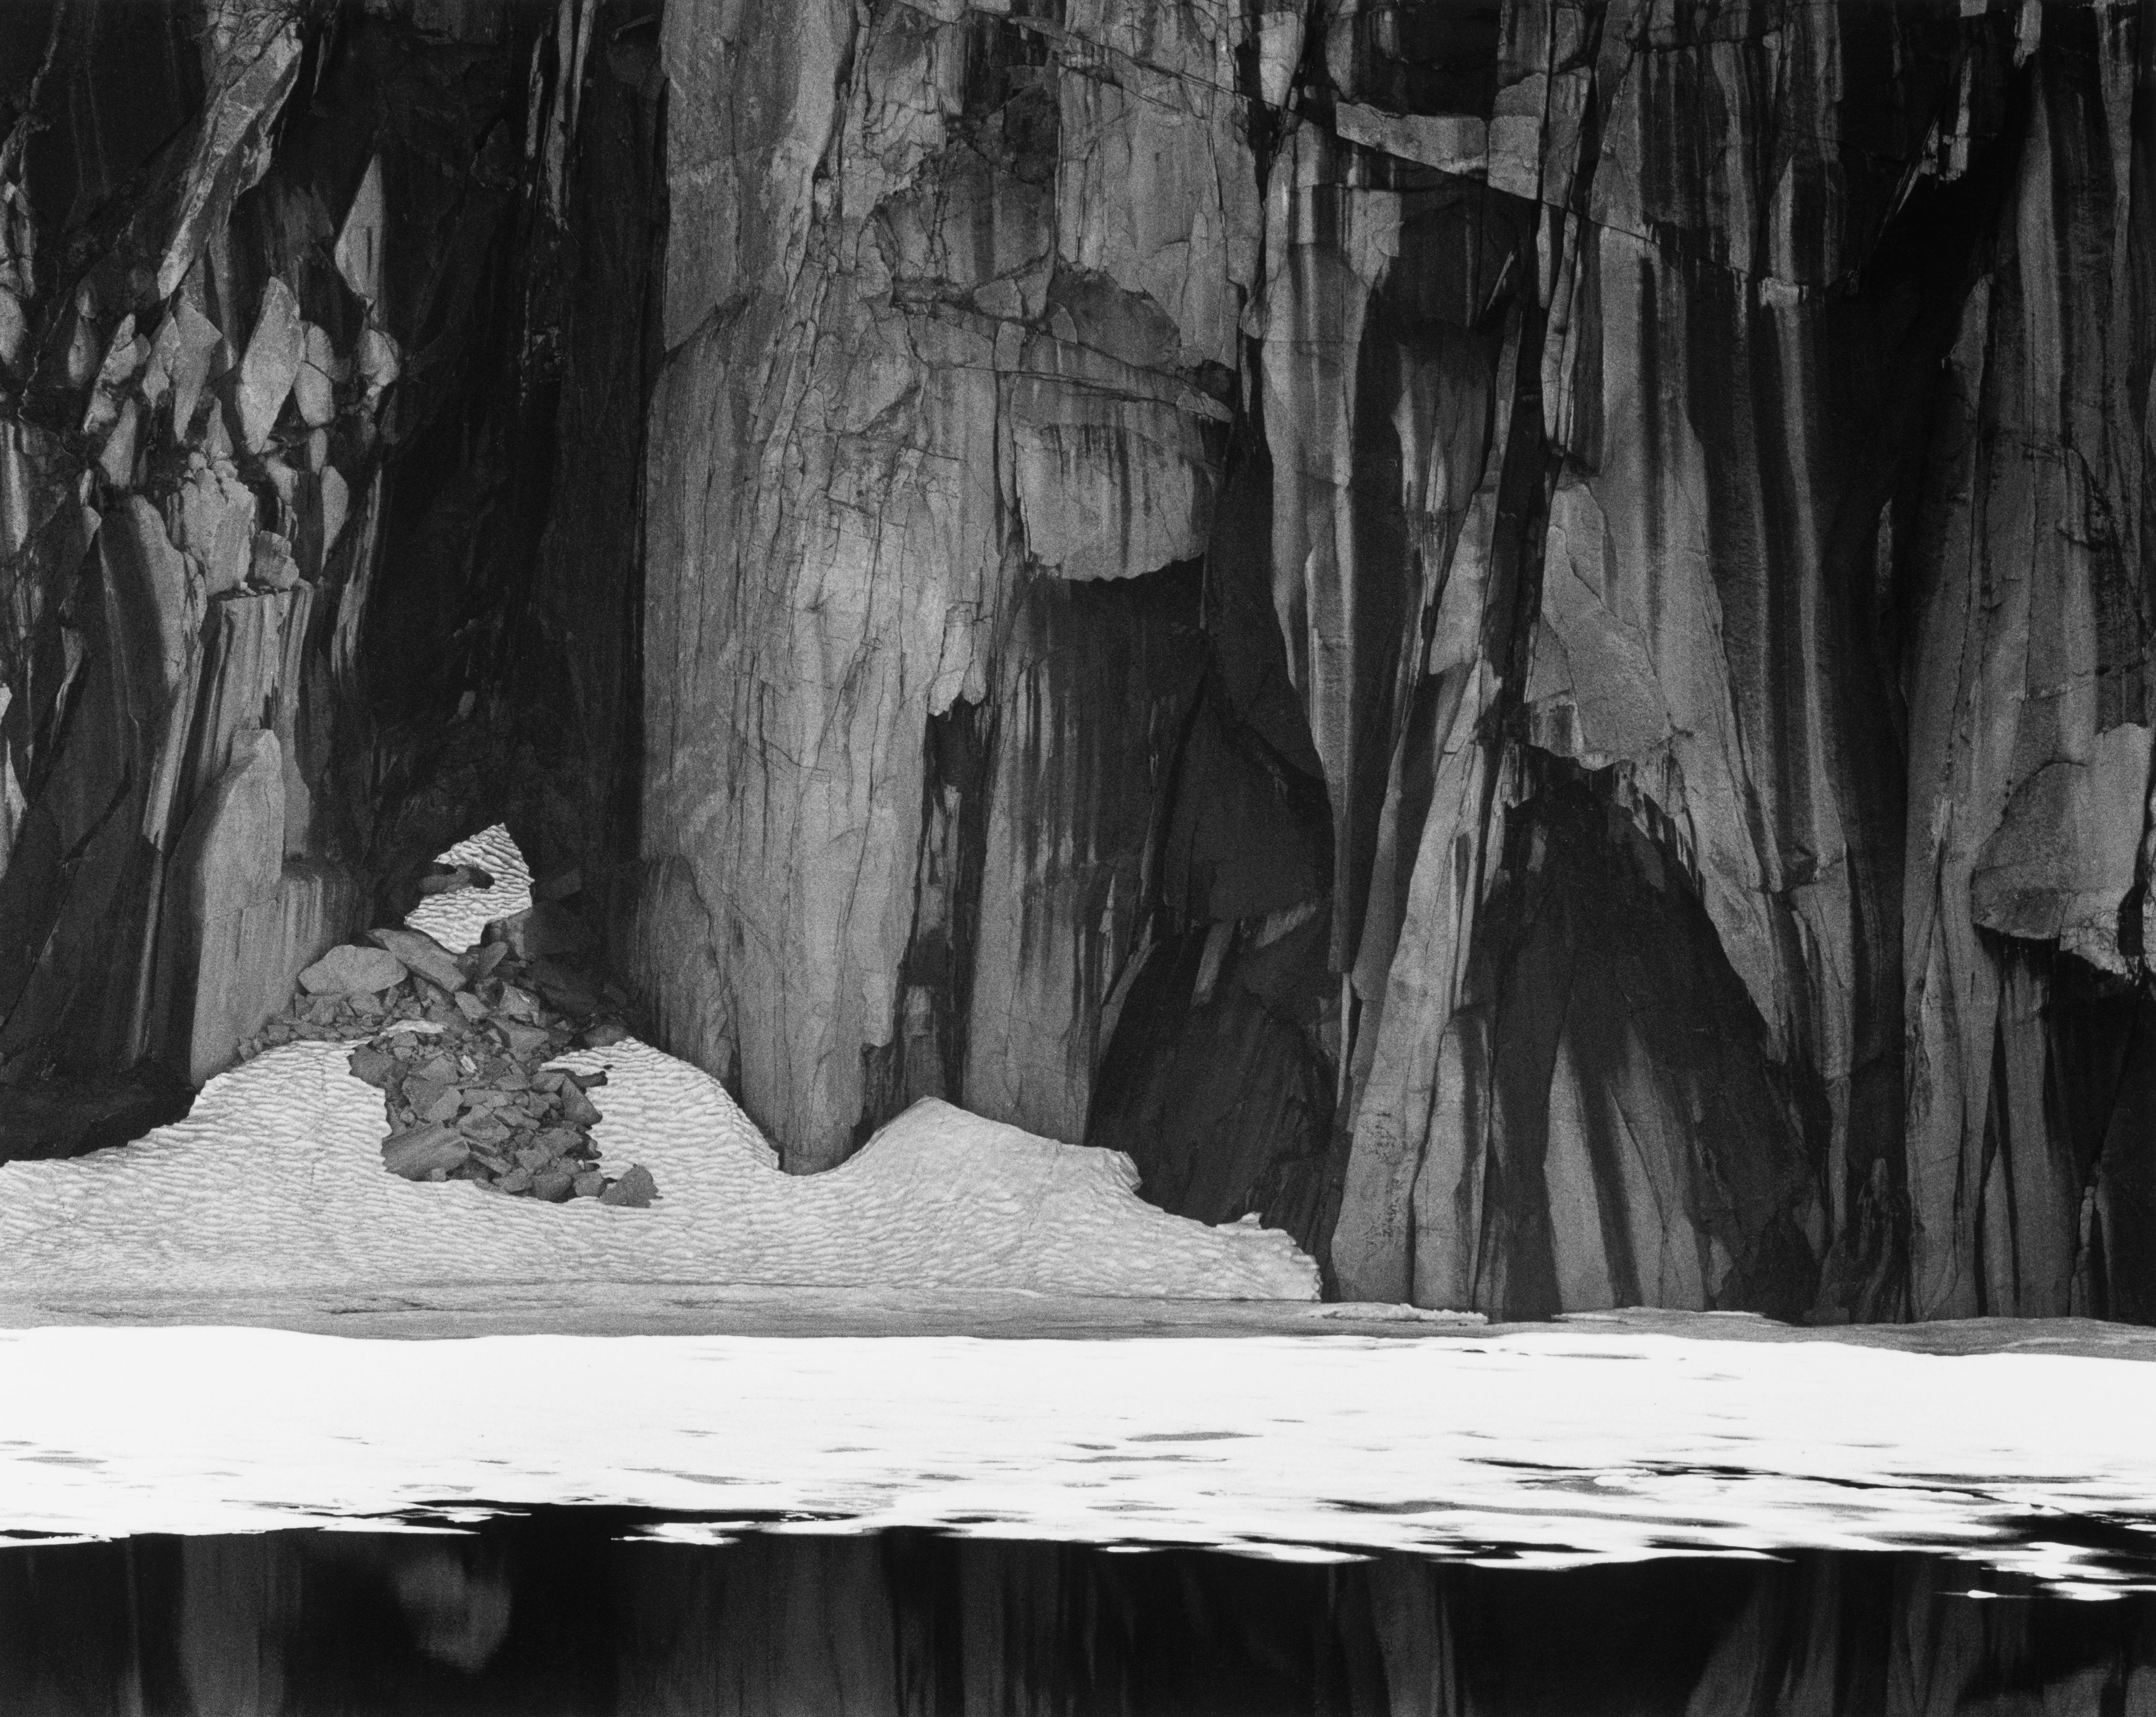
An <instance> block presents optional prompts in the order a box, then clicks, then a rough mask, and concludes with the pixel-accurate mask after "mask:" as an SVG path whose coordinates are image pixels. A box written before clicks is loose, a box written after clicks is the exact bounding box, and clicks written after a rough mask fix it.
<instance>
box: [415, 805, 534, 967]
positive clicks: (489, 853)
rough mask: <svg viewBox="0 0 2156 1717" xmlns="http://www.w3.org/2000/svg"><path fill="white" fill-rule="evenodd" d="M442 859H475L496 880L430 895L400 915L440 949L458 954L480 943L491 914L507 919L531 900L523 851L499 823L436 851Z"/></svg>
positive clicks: (459, 861)
mask: <svg viewBox="0 0 2156 1717" xmlns="http://www.w3.org/2000/svg"><path fill="white" fill-rule="evenodd" d="M439 862H440V863H441V864H476V865H477V866H479V868H480V869H482V870H484V871H485V872H486V873H487V874H488V875H490V876H491V877H492V878H493V879H494V886H493V887H492V888H490V889H456V890H454V892H452V893H449V894H429V895H428V896H427V897H426V898H425V899H424V900H421V901H420V902H419V904H418V905H417V906H415V907H413V909H412V910H410V911H409V912H408V913H406V914H405V915H404V922H405V923H406V924H408V925H410V926H411V927H412V928H413V930H424V931H426V933H427V934H428V935H430V936H432V937H433V938H434V940H435V941H438V942H439V943H440V944H441V945H442V946H444V948H447V949H449V951H451V952H453V953H459V954H461V953H462V952H463V951H465V949H467V948H470V947H475V946H477V945H478V942H479V938H480V931H481V930H485V928H486V926H487V925H488V924H489V922H490V921H491V920H494V919H497V918H507V917H509V916H510V915H511V914H512V913H517V912H521V911H522V910H524V909H525V908H526V907H527V906H529V905H531V868H530V867H529V866H528V865H526V864H525V862H524V854H523V853H521V851H519V850H518V848H517V845H516V842H515V841H513V840H511V839H510V838H509V830H508V829H507V828H506V827H504V826H503V825H502V824H500V823H496V824H495V826H494V827H493V828H490V829H484V830H482V831H481V832H480V833H478V834H475V835H474V836H473V837H472V838H470V840H468V841H459V842H458V843H456V845H454V847H452V848H449V851H448V852H446V853H443V854H441V856H440V859H439Z"/></svg>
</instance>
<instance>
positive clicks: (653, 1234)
mask: <svg viewBox="0 0 2156 1717" xmlns="http://www.w3.org/2000/svg"><path fill="white" fill-rule="evenodd" d="M349 1053H350V1051H349V1048H346V1047H340V1046H338V1045H336V1044H328V1043H291V1044H287V1045H285V1047H284V1048H279V1049H273V1050H270V1051H269V1052H268V1053H265V1054H263V1055H260V1056H259V1057H257V1058H255V1059H254V1060H253V1061H251V1062H248V1063H246V1064H244V1065H242V1066H239V1067H237V1068H234V1069H233V1070H232V1071H231V1072H229V1073H226V1074H220V1075H218V1077H217V1078H216V1079H213V1080H211V1081H210V1083H209V1084H208V1085H206V1086H205V1087H203V1093H202V1095H201V1096H200V1097H198V1099H196V1102H195V1106H194V1110H193V1113H192V1114H190V1115H188V1116H187V1119H186V1120H182V1121H178V1122H176V1123H174V1124H173V1125H171V1126H167V1127H160V1128H158V1129H157V1130H156V1131H155V1132H153V1133H151V1134H150V1135H149V1136H148V1137H146V1138H145V1139H143V1140H140V1141H138V1142H137V1143H136V1144H133V1145H130V1146H125V1147H123V1148H121V1149H119V1150H113V1151H98V1152H96V1153H95V1154H94V1155H92V1156H85V1157H78V1158H75V1159H74V1160H73V1161H62V1162H15V1163H9V1164H7V1165H5V1166H0V1293H5V1292H8V1291H11V1290H12V1291H15V1292H20V1293H30V1292H38V1293H45V1294H69V1293H80V1292H85V1291H88V1292H96V1291H100V1290H102V1291H110V1292H135V1293H144V1292H166V1293H172V1294H189V1293H219V1292H229V1291H232V1290H236V1289H254V1290H258V1291H259V1290H265V1289H269V1290H274V1289H318V1288H329V1287H352V1286H362V1285H364V1284H369V1283H373V1284H386V1283H396V1282H442V1281H455V1282H473V1283H484V1282H490V1281H493V1282H504V1283H506V1282H530V1281H576V1280H627V1281H705V1282H765V1283H773V1282H776V1283H808V1284H822V1285H844V1284H875V1283H879V1282H882V1283H891V1284H904V1285H906V1286H910V1287H939V1286H940V1287H953V1288H964V1287H978V1288H1022V1289H1042V1290H1048V1291H1055V1292H1061V1293H1069V1294H1146V1295H1160V1296H1163V1297H1168V1298H1176V1299H1210V1298H1229V1299H1239V1298H1249V1299H1315V1298H1316V1297H1317V1270H1316V1267H1315V1266H1314V1265H1312V1263H1310V1261H1309V1260H1308V1259H1307V1258H1305V1257H1303V1255H1302V1254H1301V1253H1299V1252H1297V1251H1296V1249H1295V1247H1294V1244H1293V1243H1292V1242H1291V1241H1290V1240H1289V1239H1288V1238H1287V1237H1286V1235H1285V1234H1281V1233H1277V1232H1276V1231H1272V1230H1260V1229H1257V1228H1208V1227H1207V1226H1205V1225H1204V1224H1203V1223H1200V1222H1190V1221H1187V1220H1185V1219H1184V1218H1183V1217H1173V1216H1169V1215H1168V1214H1167V1213H1166V1212H1163V1211H1160V1210H1158V1209H1156V1208H1155V1207H1152V1205H1149V1204H1147V1203H1146V1202H1144V1201H1143V1200H1142V1199H1140V1198H1139V1197H1137V1194H1136V1193H1134V1192H1132V1191H1131V1186H1130V1180H1131V1177H1130V1174H1129V1170H1128V1166H1127V1160H1126V1159H1125V1158H1123V1157H1122V1156H1120V1155H1118V1154H1116V1153H1114V1152H1111V1151H1094V1150H1086V1149H1081V1148H1080V1147H1077V1146H1069V1145H1060V1144H1056V1143H1054V1142H1052V1141H1050V1140H1045V1139H1036V1138H1034V1137H1032V1136H1030V1135H1027V1134H1024V1133H1021V1132H1019V1130H1016V1129H1015V1128H1011V1127H1002V1126H998V1125H995V1124H994V1123H992V1122H988V1121H984V1120H981V1119H980V1118H979V1117H978V1116H974V1115H966V1114H964V1113H963V1112H962V1111H960V1110H954V1109H950V1108H948V1107H947V1106H946V1105H925V1106H923V1107H921V1108H916V1109H915V1110H911V1111H909V1112H908V1113H907V1114H906V1115H902V1116H901V1117H900V1118H899V1120H897V1121H896V1122H894V1123H892V1125H891V1127H889V1128H888V1129H886V1130H885V1132H884V1133H883V1134H882V1135H880V1137H879V1138H878V1139H876V1140H873V1141H872V1142H871V1143H870V1146H868V1148H867V1149H865V1151H861V1152H860V1154H859V1155H857V1156H855V1157H854V1158H852V1159H851V1160H850V1161H848V1162H846V1163H845V1164H844V1165H843V1166H840V1167H839V1168H836V1169H834V1170H831V1171H829V1172H828V1173H825V1174H820V1175H814V1176H794V1175H788V1174H784V1173H782V1172H781V1171H779V1170H778V1168H777V1167H776V1166H775V1160H774V1157H773V1152H772V1150H771V1147H770V1146H768V1145H767V1144H766V1143H765V1142H764V1140H763V1139H762V1135H759V1134H758V1133H757V1130H756V1129H755V1128H754V1127H753V1126H752V1125H751V1124H750V1123H749V1121H748V1120H747V1117H746V1116H745V1115H742V1112H741V1110H740V1109H739V1108H738V1107H737V1106H736V1105H735V1104H734V1101H733V1099H731V1098H730V1097H729V1096H727V1094H726V1089H725V1088H724V1087H723V1086H721V1084H719V1083H718V1081H717V1080H716V1079H712V1078H711V1077H710V1076H709V1075H708V1074H705V1073H703V1072H701V1071H700V1070H699V1069H696V1068H694V1067H691V1066H690V1065H689V1064H687V1063H685V1062H682V1061H678V1060H676V1059H675V1058H673V1057H672V1056H670V1055H665V1054H662V1053H660V1051H658V1050H656V1049H654V1048H650V1047H649V1045H647V1044H644V1043H639V1042H637V1041H636V1040H635V1039H634V1038H630V1039H628V1040H626V1041H624V1042H623V1043H617V1044H615V1045H614V1046H613V1047H612V1048H608V1049H605V1050H600V1051H589V1052H584V1053H577V1054H572V1055H568V1056H565V1057H563V1058H562V1061H561V1062H560V1063H559V1065H563V1066H568V1067H573V1068H577V1069H593V1068H599V1067H604V1068H606V1069H608V1076H609V1083H608V1084H606V1085H604V1086H603V1087H601V1088H600V1089H598V1091H596V1092H594V1093H593V1095H594V1097H595V1098H596V1099H597V1100H598V1103H599V1105H600V1107H601V1110H602V1111H603V1114H604V1115H605V1117H606V1118H605V1119H604V1120H602V1121H601V1122H600V1123H599V1125H598V1127H597V1128H596V1129H594V1135H595V1137H596V1138H597V1140H598V1145H599V1148H600V1150H601V1151H602V1152H603V1156H604V1158H605V1161H606V1165H607V1167H608V1170H609V1171H611V1172H613V1173H617V1174H618V1173H619V1172H620V1171H622V1170H624V1169H625V1168H627V1167H628V1166H629V1163H630V1162H631V1161H638V1162H641V1163H643V1164H644V1166H646V1167H647V1168H649V1170H650V1171H652V1173H653V1174H654V1176H657V1178H658V1181H659V1187H660V1192H661V1193H662V1194H663V1195H664V1196H663V1197H661V1199H660V1202H659V1203H658V1204H657V1205H656V1206H654V1207H653V1208H652V1209H650V1210H648V1211H634V1210H619V1209H613V1208H610V1207H604V1206H602V1205H600V1204H598V1202H596V1201H593V1200H591V1199H577V1200H575V1201H574V1202H571V1203H567V1204H560V1205H551V1204H541V1203H537V1202H534V1201H532V1200H530V1199H523V1198H511V1197H506V1196H505V1195H503V1194H500V1193H497V1192H485V1191H482V1190H481V1189H480V1188H479V1187H476V1186H475V1185H474V1184H472V1183H471V1182H470V1181H448V1182H444V1183H441V1184H437V1185H428V1184H415V1183H414V1182H412V1181H403V1180H399V1179H398V1178H397V1177H396V1176H394V1175H391V1174H388V1173H386V1172H384V1171H383V1169H382V1156H381V1145H382V1132H383V1128H384V1125H385V1123H384V1120H383V1117H382V1094H381V1093H380V1092H378V1091H377V1090H376V1089H373V1087H372V1086H370V1085H367V1084H362V1082H361V1081H359V1080H358V1079H354V1078H353V1077H352V1074H350V1073H348V1072H347V1071H346V1067H345V1063H346V1058H347V1056H348V1055H349Z"/></svg>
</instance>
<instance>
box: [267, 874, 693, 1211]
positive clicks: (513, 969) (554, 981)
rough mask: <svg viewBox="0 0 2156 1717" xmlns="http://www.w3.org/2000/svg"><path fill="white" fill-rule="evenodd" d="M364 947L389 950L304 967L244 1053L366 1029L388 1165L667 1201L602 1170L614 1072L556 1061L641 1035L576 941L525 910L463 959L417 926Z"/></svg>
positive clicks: (366, 1070) (638, 1180)
mask: <svg viewBox="0 0 2156 1717" xmlns="http://www.w3.org/2000/svg"><path fill="white" fill-rule="evenodd" d="M535 910H536V909H535ZM554 911H555V914H556V915H559V914H560V911H561V909H559V908H556V909H554ZM550 929H551V930H552V933H551V934H542V931H545V930H550ZM368 939H369V940H370V941H372V942H374V943H375V944H377V946H374V947H365V946H359V945H357V944H351V945H346V946H342V947H337V948H332V949H331V950H330V951H329V952H328V953H327V954H325V955H324V956H322V957H321V959H320V960H318V961H316V962H315V964H314V965H312V966H309V967H308V968H307V969H306V970H305V971H303V972H301V973H300V982H299V987H298V989H297V991H296V992H295V993H294V995H293V997H292V1004H291V1006H290V1008H289V1009H288V1010H287V1011H286V1012H285V1014H284V1015H282V1016H281V1017H279V1018H277V1019H275V1020H272V1021H271V1022H270V1023H269V1025H268V1026H266V1027H264V1029H263V1031H262V1032H261V1033H260V1034H259V1036H257V1037H254V1038H249V1040H248V1041H247V1042H246V1043H243V1044H241V1045H240V1051H239V1053H240V1057H241V1058H242V1059H243V1060H248V1059H251V1058H254V1056H256V1055H259V1054H260V1053H262V1051H263V1050H264V1049H265V1048H270V1047H272V1046H273V1045H275V1044H279V1043H290V1042H291V1041H293V1040H294V1039H295V1038H316V1039H326V1040H340V1039H343V1038H352V1037H355V1036H361V1035H364V1036H365V1037H366V1038H367V1041H366V1042H365V1043H362V1044H361V1045H360V1047H359V1048H357V1049H355V1050H354V1051H353V1052H352V1063H351V1066H352V1072H353V1074H355V1075H357V1077H358V1078H360V1079H364V1080H366V1081H367V1084H370V1085H372V1086H374V1087H376V1088H377V1089H379V1090H380V1091H381V1092H382V1096H383V1100H384V1102H385V1104H386V1105H387V1107H388V1117H389V1123H390V1128H391V1130H390V1134H389V1136H388V1138H387V1139H385V1140H383V1141H382V1163H383V1166H385V1167H387V1168H388V1171H390V1172H391V1173H392V1174H395V1175H401V1176H403V1177H404V1178H405V1179H406V1180H408V1181H476V1182H478V1183H479V1184H480V1186H482V1187H488V1188H490V1190H492V1191H495V1192H506V1193H511V1194H516V1195H521V1196H523V1197H531V1198H540V1199H544V1200H546V1201H547V1202H550V1203H560V1202H563V1201H565V1200H567V1199H571V1198H596V1199H598V1201H599V1202H600V1203H602V1204H611V1205H621V1206H627V1207H631V1208H637V1209H641V1208H643V1207H646V1206H648V1205H649V1204H650V1202H652V1200H653V1199H654V1198H655V1197H658V1196H659V1188H658V1186H657V1184H656V1183H655V1182H654V1181H653V1179H652V1176H651V1174H650V1171H649V1170H647V1169H645V1168H644V1166H642V1165H641V1164H638V1165H634V1166H631V1167H630V1168H629V1171H628V1172H627V1173H625V1174H623V1175H621V1176H615V1177H609V1176H606V1175H605V1174H603V1173H602V1172H601V1171H600V1168H599V1160H598V1157H599V1153H598V1146H597V1145H596V1144H595V1143H594V1142H593V1138H592V1128H593V1125H595V1124H596V1123H597V1122H598V1120H599V1119H600V1111H599V1110H598V1107H597V1106H596V1105H594V1104H593V1102H592V1100H591V1098H590V1096H589V1095H588V1093H589V1092H590V1091H592V1090H593V1089H595V1088H596V1087H598V1086H601V1085H603V1084H605V1083H606V1077H607V1076H606V1074H604V1073H603V1072H601V1073H572V1072H569V1071H568V1070H567V1069H561V1068H548V1067H547V1066H546V1063H547V1062H549V1061H551V1060H552V1059H554V1058H556V1057H557V1056H559V1055H561V1054H562V1053H563V1052H564V1051H566V1050H569V1049H594V1048H605V1047H606V1046H607V1045H608V1044H609V1043H619V1042H620V1041H621V1040H622V1039H623V1038H625V1037H627V1036H628V1035H629V1031H628V1028H627V1027H626V1026H625V1025H624V1023H623V1022H622V1019H621V1017H620V1013H619V1009H620V1007H621V1006H622V1004H623V1003H624V1002H625V1001H626V1000H627V997H625V996H624V994H623V992H621V991H620V990H619V988H618V987H615V986H614V985H613V984H610V983H602V982H598V981H597V980H595V979H594V978H593V976H591V975H590V974H589V973H588V972H587V971H583V969H582V968H581V967H579V966H577V965H576V964H574V963H573V961H572V959H570V958H568V957H565V956H567V954H568V953H569V952H570V948H569V946H568V945H569V944H571V943H572V942H573V941H574V939H573V938H572V937H568V936H567V935H564V934H562V932H561V930H560V929H559V927H558V925H555V926H549V925H548V924H547V919H546V917H545V916H542V919H541V920H539V922H538V924H537V925H534V923H533V922H532V920H531V914H530V913H520V914H518V915H516V916H515V917H512V918H508V919H503V920H497V921H496V922H495V923H494V924H491V925H488V926H487V930H486V940H485V941H483V942H482V943H481V944H480V946H478V947H476V948H474V949H472V950H470V951H469V952H466V953H464V954H453V953H451V952H450V951H449V950H448V949H446V948H444V946H442V945H441V944H440V943H439V942H437V941H434V938H433V937H431V936H429V935H425V934H424V933H423V932H422V931H419V930H404V929H396V928H388V927H385V928H382V929H379V930H371V931H369V932H368ZM541 949H545V950H547V951H546V952H544V953H542V952H539V950H541Z"/></svg>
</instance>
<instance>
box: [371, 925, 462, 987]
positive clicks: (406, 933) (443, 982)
mask: <svg viewBox="0 0 2156 1717" xmlns="http://www.w3.org/2000/svg"><path fill="white" fill-rule="evenodd" d="M367 937H368V939H369V940H370V941H373V942H374V943H375V944H376V945H377V946H380V947H382V948H386V949H388V951H389V952H391V953H392V954H394V955H395V956H397V957H398V959H399V960H401V961H403V962H404V964H405V965H406V966H408V967H409V968H410V969H411V970H412V971H416V972H418V974H419V976H421V977H423V978H425V979H426V980H427V981H428V982H429V983H435V984H439V985H440V986H441V987H443V988H444V989H445V990H447V991H449V992H451V993H452V994H454V992H457V991H459V990H461V989H462V988H464V987H465V969H464V967H463V966H459V964H458V963H457V956H455V955H454V954H452V953H450V952H449V950H448V949H447V948H444V946H442V945H441V944H440V943H439V942H438V941H435V940H434V938H433V937H432V936H430V935H428V934H427V933H426V932H425V931H424V930H403V929H399V928H396V927H393V926H391V925H382V926H381V927H380V928H378V929H376V930H369V931H368V932H367Z"/></svg>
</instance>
